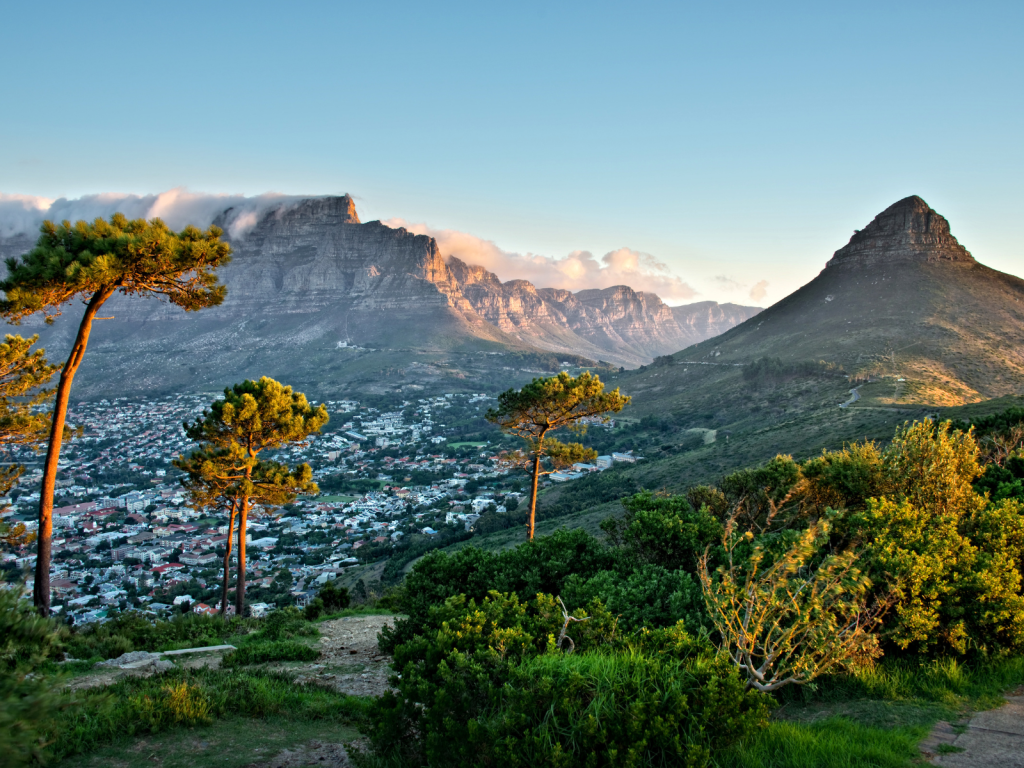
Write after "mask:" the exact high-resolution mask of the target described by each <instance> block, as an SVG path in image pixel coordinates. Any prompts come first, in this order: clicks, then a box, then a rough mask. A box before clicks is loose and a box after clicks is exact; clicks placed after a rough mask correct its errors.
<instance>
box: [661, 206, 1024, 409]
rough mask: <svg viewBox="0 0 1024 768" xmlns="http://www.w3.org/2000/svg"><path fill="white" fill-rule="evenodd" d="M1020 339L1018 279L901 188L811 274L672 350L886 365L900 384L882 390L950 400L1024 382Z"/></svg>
mask: <svg viewBox="0 0 1024 768" xmlns="http://www.w3.org/2000/svg"><path fill="white" fill-rule="evenodd" d="M1022 345H1024V280H1021V279H1020V278H1018V277H1015V276H1013V275H1008V274H1004V273H1002V272H998V271H996V270H994V269H990V268H989V267H986V266H984V265H983V264H979V263H978V262H977V261H976V260H975V259H974V258H973V257H972V256H971V254H970V253H969V252H968V251H967V249H965V248H964V247H963V246H962V245H960V243H959V242H957V240H956V238H955V237H953V235H952V234H951V233H950V230H949V224H948V222H947V221H946V219H945V218H943V217H942V216H940V215H939V214H938V213H936V212H935V211H933V210H932V209H931V208H930V207H928V205H927V204H926V203H925V202H924V201H923V200H922V199H921V198H919V197H908V198H906V199H904V200H900V201H899V202H897V203H895V204H894V205H892V206H890V207H889V208H887V209H886V210H885V211H883V212H882V213H880V214H878V216H876V217H875V219H874V220H873V221H872V222H871V223H870V224H869V225H868V226H867V227H865V228H864V229H863V230H861V231H859V232H856V233H855V234H854V235H853V237H852V238H851V239H850V242H849V244H847V245H846V246H845V247H843V248H841V249H840V250H838V251H836V253H835V255H834V256H833V257H832V259H831V260H830V261H829V262H828V263H827V264H826V266H825V269H823V270H822V272H821V273H820V274H819V275H818V276H817V277H816V278H815V279H814V280H812V281H811V282H810V283H808V284H807V285H805V286H803V287H802V288H800V289H799V290H797V291H796V292H794V293H793V294H791V295H789V296H787V297H786V298H785V299H783V300H782V301H780V302H778V303H777V304H775V305H773V306H771V307H769V308H768V309H766V310H765V311H764V312H762V313H760V314H759V315H757V316H756V317H754V318H752V319H750V320H747V321H746V322H744V323H742V324H740V325H738V326H736V327H735V328H733V329H731V330H729V331H727V332H726V333H724V334H722V335H721V336H719V337H717V338H715V339H713V340H710V341H705V342H703V343H701V344H697V345H695V346H693V347H690V348H688V349H685V350H683V351H682V352H680V353H678V354H677V355H676V358H677V360H679V361H682V360H690V361H699V362H715V363H720V364H722V363H725V364H729V363H748V362H751V361H753V360H756V359H757V358H760V357H777V358H780V359H781V360H783V361H794V362H795V361H806V360H824V361H827V362H830V363H835V364H837V365H840V366H842V367H843V369H844V370H845V371H846V372H847V373H849V374H851V375H854V376H856V377H874V378H878V377H883V376H888V377H892V379H893V380H894V383H895V384H902V385H903V386H900V387H894V388H893V393H892V395H891V396H888V397H886V398H884V399H885V400H886V401H888V402H894V403H896V402H901V403H920V404H927V405H958V404H961V403H966V402H975V401H978V400H980V399H984V398H992V397H1000V396H1003V395H1009V394H1015V393H1018V392H1021V391H1022V390H1024V347H1022ZM900 378H903V379H906V381H905V382H898V381H895V380H898V379H900ZM897 390H898V391H897Z"/></svg>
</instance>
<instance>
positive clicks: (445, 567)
mask: <svg viewBox="0 0 1024 768" xmlns="http://www.w3.org/2000/svg"><path fill="white" fill-rule="evenodd" d="M614 565H615V554H614V552H613V551H612V550H610V549H609V548H608V547H606V546H605V545H604V544H602V543H601V542H600V541H598V540H597V539H596V538H594V537H593V536H591V535H590V534H588V533H586V532H585V531H582V530H579V529H575V530H568V531H567V530H559V531H556V532H555V533H553V534H552V535H551V536H542V537H538V538H536V539H534V540H533V541H528V542H524V543H523V544H520V545H519V546H517V547H515V548H514V549H510V550H506V551H504V552H497V553H494V552H485V551H484V550H481V549H477V548H476V547H465V548H463V549H460V550H457V551H455V552H452V553H450V554H449V553H447V552H431V553H429V554H427V555H426V556H424V558H423V559H422V560H420V561H419V562H418V563H417V564H416V566H415V567H414V568H413V570H412V573H410V574H409V575H408V576H407V577H406V580H405V582H404V583H403V584H402V585H401V587H399V588H398V589H397V590H396V592H395V593H394V595H393V596H391V597H390V598H389V606H390V607H391V608H392V610H394V611H395V612H396V613H404V614H406V615H407V616H408V618H407V619H403V620H401V621H398V622H397V623H396V624H395V626H394V628H390V627H385V628H384V630H382V632H381V642H380V648H381V650H382V651H384V652H385V653H390V652H392V651H393V649H394V648H395V647H396V646H397V645H399V644H400V643H403V642H407V641H408V640H410V639H412V637H413V636H415V635H416V634H418V633H420V632H421V631H423V628H424V627H425V626H426V624H427V621H428V615H429V613H430V610H431V608H432V607H434V606H437V605H439V604H441V603H444V601H445V600H446V599H448V598H449V597H453V596H455V595H460V594H461V595H464V596H465V597H466V598H469V599H473V600H482V599H483V598H485V597H486V596H487V595H488V593H489V592H490V591H492V590H493V591H497V592H504V593H515V594H516V595H517V596H518V597H519V598H520V599H524V600H528V599H530V598H532V597H533V596H534V595H536V594H537V593H539V592H543V593H548V594H560V593H561V592H562V591H563V589H564V587H565V584H566V582H567V581H568V579H569V578H570V577H572V576H576V577H577V578H582V579H589V578H590V577H591V576H594V575H595V574H597V573H600V572H601V571H604V570H607V569H609V568H611V567H613V566H614Z"/></svg>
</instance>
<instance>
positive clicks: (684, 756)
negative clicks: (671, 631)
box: [485, 652, 769, 768]
mask: <svg viewBox="0 0 1024 768" xmlns="http://www.w3.org/2000/svg"><path fill="white" fill-rule="evenodd" d="M768 711H769V703H768V699H767V697H763V696H760V695H758V694H755V693H752V692H747V691H745V690H744V684H743V682H742V681H741V680H740V679H739V677H738V675H737V674H736V671H735V669H733V668H732V667H731V666H730V664H729V662H728V660H727V659H725V658H724V657H720V656H715V655H713V654H703V655H699V656H697V657H696V658H692V659H686V660H679V659H674V658H671V657H668V656H664V655H659V656H648V655H643V654H640V653H636V652H619V653H614V654H607V655H606V654H583V655H574V656H569V657H560V656H552V655H549V656H541V657H538V658H534V659H530V660H528V661H525V662H523V663H522V664H519V665H517V666H516V667H514V668H513V670H512V674H511V676H510V679H509V682H508V683H507V684H506V686H505V688H504V689H503V691H502V699H501V702H500V706H499V708H498V709H497V711H496V712H495V713H494V714H493V715H492V717H491V719H490V720H489V721H488V722H487V723H486V726H485V727H486V728H487V729H488V730H489V731H490V732H491V740H492V742H493V743H494V744H495V749H494V756H495V758H496V761H497V763H498V764H500V765H507V766H523V767H524V768H525V767H526V766H535V765H560V766H566V768H568V767H569V766H581V767H582V766H587V768H590V766H638V765H685V766H704V765H708V764H709V763H710V759H711V755H712V753H713V752H714V751H716V750H720V749H722V748H724V747H726V746H728V745H730V744H733V743H735V742H737V741H739V740H740V739H742V738H743V737H745V736H747V735H748V734H750V733H753V732H755V731H756V730H758V729H759V728H761V727H763V726H764V725H765V723H766V722H767V716H768Z"/></svg>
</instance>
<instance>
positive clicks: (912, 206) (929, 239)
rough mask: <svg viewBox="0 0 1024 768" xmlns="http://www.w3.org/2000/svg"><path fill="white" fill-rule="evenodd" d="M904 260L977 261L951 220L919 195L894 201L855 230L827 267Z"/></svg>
mask: <svg viewBox="0 0 1024 768" xmlns="http://www.w3.org/2000/svg"><path fill="white" fill-rule="evenodd" d="M901 261H908V262H912V261H952V262H962V263H969V264H973V263H975V261H974V257H973V256H971V254H970V253H969V252H968V251H967V249H966V248H964V247H963V246H962V245H960V243H959V242H957V239H956V238H955V237H953V235H951V234H950V233H949V222H948V221H946V219H945V218H944V217H943V216H940V215H939V214H938V213H936V212H935V211H933V210H932V209H931V208H930V207H929V206H928V203H926V202H925V201H924V200H922V199H921V198H920V197H918V196H917V195H912V196H911V197H905V198H903V199H902V200H900V201H899V202H897V203H893V204H892V205H890V206H889V207H888V208H886V209H885V210H884V211H882V212H881V213H880V214H878V215H877V216H875V218H874V219H872V221H871V223H870V224H868V225H867V226H866V227H864V229H861V230H858V231H856V232H854V234H853V237H851V238H850V242H849V243H848V244H847V245H845V246H844V247H842V248H840V249H839V250H838V251H836V252H835V255H833V256H832V259H831V260H830V261H829V262H828V264H826V266H827V267H849V266H854V267H856V266H872V265H875V266H885V265H888V264H891V263H894V262H901Z"/></svg>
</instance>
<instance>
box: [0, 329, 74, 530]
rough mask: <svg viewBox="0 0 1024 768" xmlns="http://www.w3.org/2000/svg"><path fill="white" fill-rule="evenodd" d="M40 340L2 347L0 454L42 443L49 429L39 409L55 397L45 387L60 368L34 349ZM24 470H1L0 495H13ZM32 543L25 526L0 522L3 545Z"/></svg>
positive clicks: (17, 339)
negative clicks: (22, 446)
mask: <svg viewBox="0 0 1024 768" xmlns="http://www.w3.org/2000/svg"><path fill="white" fill-rule="evenodd" d="M38 339H39V337H38V336H33V337H31V338H29V339H24V338H22V337H21V336H11V335H8V336H7V337H6V339H5V340H4V343H3V344H0V452H2V453H4V454H6V453H7V452H8V451H9V450H10V448H11V447H13V446H15V445H36V444H38V443H40V442H41V441H42V440H44V439H45V438H46V432H47V430H48V429H49V427H50V414H48V413H46V412H45V411H42V410H40V409H39V407H40V406H42V405H44V404H45V403H46V402H47V401H48V400H50V399H51V398H52V397H53V390H52V389H45V388H44V387H45V385H46V384H47V383H49V381H50V379H51V378H53V374H54V373H56V372H57V371H58V370H60V366H59V365H50V364H49V363H48V362H47V361H46V358H45V357H44V350H42V349H37V350H35V351H33V350H32V345H33V344H35V343H36V341H37V340H38ZM24 471H25V468H24V467H22V466H18V465H10V464H8V465H6V466H4V467H3V468H0V496H6V495H7V494H8V493H9V492H10V490H11V488H13V487H14V485H15V484H16V483H17V482H18V478H19V477H21V475H22V473H23V472H24ZM31 540H32V538H31V534H27V533H26V531H25V525H24V524H23V523H18V524H16V525H13V526H9V527H8V526H6V525H5V524H4V523H2V522H0V542H3V543H5V544H8V545H21V544H28V543H30V542H31Z"/></svg>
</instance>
